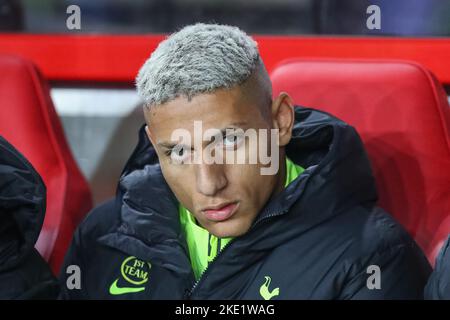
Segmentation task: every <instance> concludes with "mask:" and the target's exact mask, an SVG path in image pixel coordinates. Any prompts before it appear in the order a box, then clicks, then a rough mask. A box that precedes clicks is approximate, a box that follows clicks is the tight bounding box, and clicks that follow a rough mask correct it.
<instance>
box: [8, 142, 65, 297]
mask: <svg viewBox="0 0 450 320" xmlns="http://www.w3.org/2000/svg"><path fill="white" fill-rule="evenodd" d="M45 199H46V190H45V185H44V182H43V181H42V179H41V177H40V176H39V174H38V173H37V172H36V171H35V170H34V168H33V166H32V165H31V164H30V163H29V162H28V161H27V160H26V159H25V158H24V157H23V155H22V154H20V153H19V152H18V151H17V150H16V149H15V148H14V147H13V146H12V145H11V144H9V143H8V142H7V141H6V140H5V139H4V138H3V137H1V136H0V300H4V299H20V300H23V299H54V298H56V297H57V296H58V291H59V286H58V281H57V279H56V278H55V277H54V276H53V274H52V271H51V270H50V268H49V266H48V265H47V263H46V262H45V261H44V259H43V258H42V257H41V256H40V254H39V252H38V251H37V250H36V249H35V248H34V245H35V244H36V241H37V239H38V236H39V233H40V232H41V227H42V223H43V222H44V216H45Z"/></svg>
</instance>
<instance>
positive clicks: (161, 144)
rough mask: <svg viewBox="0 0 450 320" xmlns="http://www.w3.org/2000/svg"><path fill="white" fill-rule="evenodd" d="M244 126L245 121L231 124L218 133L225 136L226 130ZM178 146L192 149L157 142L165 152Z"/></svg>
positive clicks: (165, 142)
mask: <svg viewBox="0 0 450 320" xmlns="http://www.w3.org/2000/svg"><path fill="white" fill-rule="evenodd" d="M245 125H247V122H245V121H241V122H233V123H230V124H228V125H227V126H226V127H224V128H222V129H220V132H221V133H222V135H225V134H226V130H227V129H238V128H240V127H241V126H245ZM178 145H180V146H183V147H186V149H192V147H189V146H188V145H186V144H179V143H176V142H168V141H162V142H158V146H160V147H161V148H164V149H167V150H171V149H173V148H174V147H175V146H178Z"/></svg>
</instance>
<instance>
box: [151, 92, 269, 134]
mask: <svg viewBox="0 0 450 320" xmlns="http://www.w3.org/2000/svg"><path fill="white" fill-rule="evenodd" d="M250 96H251V95H245V93H244V92H241V90H240V89H239V88H233V89H222V90H217V91H215V92H214V93H211V94H200V95H197V96H195V97H193V98H192V99H191V100H190V101H189V100H188V99H187V98H186V97H180V98H177V99H174V100H171V101H169V102H168V103H166V104H164V105H161V106H157V107H156V108H153V109H150V110H149V111H146V120H147V122H148V123H149V124H150V125H149V130H150V131H151V132H152V134H153V136H154V137H155V138H156V139H157V140H160V139H164V140H166V139H168V138H169V137H170V136H171V134H172V132H173V131H174V130H176V129H185V130H188V131H191V132H193V131H194V121H201V124H202V127H203V130H206V129H210V128H216V129H222V128H225V127H226V126H228V125H230V124H233V123H246V124H247V126H246V127H247V128H260V127H261V126H262V124H263V122H264V121H263V117H262V114H261V111H260V110H261V107H262V106H259V105H258V101H255V99H251V97H250Z"/></svg>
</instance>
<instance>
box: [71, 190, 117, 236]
mask: <svg viewBox="0 0 450 320" xmlns="http://www.w3.org/2000/svg"><path fill="white" fill-rule="evenodd" d="M119 223H120V206H119V205H118V203H117V200H116V199H115V198H114V199H110V200H108V201H106V202H103V203H101V204H100V205H98V206H97V207H95V208H94V209H92V210H91V211H90V212H89V213H88V215H87V216H86V217H85V218H84V220H83V221H82V222H81V224H80V225H79V226H78V228H77V231H76V236H77V237H79V238H81V239H83V240H84V239H86V240H87V239H90V240H94V239H96V238H99V237H101V236H102V235H105V234H107V233H110V232H113V231H114V230H116V229H117V227H118V225H119ZM81 239H80V240H81Z"/></svg>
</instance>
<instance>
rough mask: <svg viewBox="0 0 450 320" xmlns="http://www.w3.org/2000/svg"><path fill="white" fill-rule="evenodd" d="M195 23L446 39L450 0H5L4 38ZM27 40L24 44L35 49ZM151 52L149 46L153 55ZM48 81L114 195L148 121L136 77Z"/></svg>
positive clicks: (0, 11)
mask: <svg viewBox="0 0 450 320" xmlns="http://www.w3.org/2000/svg"><path fill="white" fill-rule="evenodd" d="M372 4H375V5H378V6H379V7H380V8H381V14H382V28H381V29H380V30H377V29H375V30H369V29H368V28H367V27H366V20H367V16H368V15H367V13H366V9H367V7H368V6H369V5H372ZM69 5H78V6H79V7H80V9H81V29H79V30H69V29H68V28H67V26H66V19H67V17H68V14H67V12H66V9H67V7H68V6H69ZM195 22H216V23H223V24H231V25H236V26H239V27H241V28H242V29H243V30H245V31H246V32H247V33H250V34H252V35H263V36H267V35H269V36H283V37H285V36H288V37H306V38H308V37H327V36H332V37H335V38H336V39H339V38H340V37H355V38H360V37H363V38H366V37H369V38H371V37H375V38H378V37H387V38H432V39H445V38H447V37H449V36H450V1H446V0H378V1H375V0H373V1H365V0H354V1H349V0H245V1H242V0H94V1H93V0H78V1H75V0H71V1H66V0H0V40H1V37H2V35H8V37H11V36H14V35H18V34H20V35H21V34H24V35H36V34H40V35H46V34H49V35H55V34H59V35H62V36H64V35H73V34H76V35H79V36H83V35H129V34H133V35H144V34H145V35H152V34H157V35H161V34H167V33H171V32H173V31H175V30H177V29H179V28H181V27H183V26H185V25H187V24H191V23H195ZM33 39H41V38H33ZM61 39H62V38H61ZM36 41H38V40H36ZM0 43H1V41H0ZM32 45H33V44H31V43H30V44H29V46H32ZM24 46H25V47H24V49H23V48H22V49H21V50H33V48H27V47H26V46H27V45H26V44H25V45H24ZM1 49H2V48H1V45H0V51H1ZM123 50H125V51H126V48H123ZM150 52H151V48H150V46H149V49H148V52H146V56H148V55H149V54H150ZM380 52H382V49H380ZM39 54H40V55H42V56H45V52H40V53H39ZM103 54H104V55H105V58H106V57H107V56H110V55H114V54H116V52H108V51H107V50H105V52H104V53H103ZM80 55H86V53H85V52H84V53H83V52H80ZM42 59H45V57H44V58H42ZM136 71H137V69H136ZM45 73H46V72H45V68H44V74H45ZM48 80H49V81H50V85H51V96H52V98H53V102H54V104H55V107H56V110H57V112H58V115H59V116H60V118H61V120H62V124H63V127H64V130H65V134H66V138H67V140H68V142H69V145H70V147H71V150H72V152H73V155H74V157H75V159H76V161H77V163H78V165H79V167H80V169H81V171H82V173H83V174H84V176H85V177H86V179H87V180H88V182H89V184H90V187H91V191H92V194H93V198H94V203H99V202H101V201H103V200H105V199H107V198H109V197H111V196H113V195H114V193H115V189H116V186H117V180H118V177H119V175H120V172H121V170H122V167H123V165H124V163H125V161H126V160H127V158H128V156H129V155H130V153H131V151H132V149H133V147H134V145H135V143H136V138H137V135H136V133H137V131H138V129H139V127H140V125H141V124H142V123H143V116H142V110H141V103H140V101H139V99H138V97H137V95H136V93H135V90H134V87H133V81H132V79H128V80H127V81H117V80H114V79H113V80H111V81H102V80H99V81H93V80H92V79H86V80H85V81H84V80H76V81H74V79H63V78H61V77H51V76H50V77H49V79H48Z"/></svg>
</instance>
